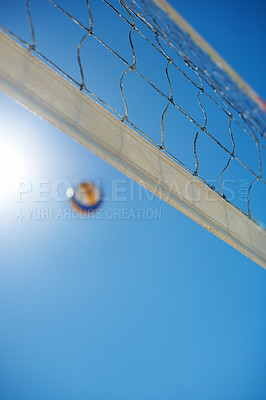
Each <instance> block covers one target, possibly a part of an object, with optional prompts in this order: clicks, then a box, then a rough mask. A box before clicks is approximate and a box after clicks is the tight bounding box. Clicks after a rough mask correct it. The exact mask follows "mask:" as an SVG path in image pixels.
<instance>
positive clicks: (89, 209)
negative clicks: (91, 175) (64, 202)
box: [67, 182, 101, 214]
mask: <svg viewBox="0 0 266 400" xmlns="http://www.w3.org/2000/svg"><path fill="white" fill-rule="evenodd" d="M67 196H68V197H69V199H70V204H71V206H72V208H73V209H74V210H75V211H76V212H78V213H81V214H90V213H93V212H94V211H95V210H97V208H98V207H99V206H100V204H101V191H100V188H99V187H97V186H95V185H94V184H93V183H91V182H82V183H79V184H78V185H77V186H76V187H75V188H69V189H68V190H67Z"/></svg>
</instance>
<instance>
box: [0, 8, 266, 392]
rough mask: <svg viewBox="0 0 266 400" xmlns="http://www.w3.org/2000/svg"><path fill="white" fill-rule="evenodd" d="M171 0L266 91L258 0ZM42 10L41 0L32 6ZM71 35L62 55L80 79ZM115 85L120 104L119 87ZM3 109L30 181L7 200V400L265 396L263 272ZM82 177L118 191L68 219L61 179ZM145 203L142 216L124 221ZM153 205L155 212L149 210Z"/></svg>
mask: <svg viewBox="0 0 266 400" xmlns="http://www.w3.org/2000/svg"><path fill="white" fill-rule="evenodd" d="M96 1H98V0H96ZM15 3H16V7H18V8H16V10H17V14H16V15H17V16H16V15H15V13H14V9H15V7H14V6H11V5H10V4H11V3H9V4H4V3H2V4H1V6H0V7H1V8H0V15H1V13H2V11H5V12H3V14H2V15H4V16H5V17H4V18H5V22H8V23H9V24H11V25H12V24H13V26H14V29H17V30H18V32H19V33H21V34H22V35H25V37H27V38H29V37H30V36H29V29H28V25H27V19H26V17H25V16H24V17H25V18H24V19H23V18H22V21H23V23H22V22H21V24H20V23H19V22H18V20H17V19H16V18H18V16H19V15H23V7H24V5H23V7H22V6H21V4H22V3H23V2H21V1H20V2H15ZM34 3H35V5H34ZM63 3H64V2H61V4H63ZM70 3H71V2H69V1H68V2H67V4H68V5H69V7H70V5H71V4H70ZM72 3H73V4H74V2H72ZM84 3H85V1H84ZM99 3H100V2H99ZM170 3H171V4H172V5H174V6H175V7H176V9H177V10H178V11H179V12H180V13H181V14H182V15H183V16H184V17H185V18H186V19H187V20H188V21H189V22H190V23H191V24H192V25H193V26H194V27H195V28H196V29H197V30H198V31H199V32H200V33H201V34H202V35H203V36H204V37H205V38H206V39H207V40H208V41H209V42H210V43H211V44H212V45H213V47H215V48H216V49H217V50H218V51H219V52H220V54H221V55H222V56H223V57H224V58H225V59H226V60H227V61H228V62H229V63H230V64H231V65H232V66H233V67H234V68H235V69H236V70H237V71H238V72H239V73H240V75H242V76H243V78H244V79H245V80H247V81H248V82H250V83H251V85H252V86H253V87H254V88H255V89H256V90H257V91H258V92H259V93H260V95H261V96H262V97H264V98H266V87H265V79H264V73H265V52H264V47H265V43H264V42H265V3H264V2H263V1H258V0H255V1H253V2H252V3H251V2H248V1H241V2H240V1H235V0H233V1H228V0H226V1H223V2H214V1H212V2H211V1H207V0H205V1H204V0H203V1H201V2H198V1H195V0H193V1H190V2H177V1H170ZM19 7H20V8H21V10H20V11H21V13H20V12H19ZM42 7H43V9H42ZM45 7H46V1H45V2H37V1H35V2H34V1H33V0H32V11H33V15H34V13H36V15H37V11H38V9H39V8H40V9H41V10H45ZM77 7H78V6H77V5H76V3H75V5H74V6H73V7H72V9H71V7H70V10H71V11H74V12H77V13H78V9H77ZM99 7H100V6H99ZM8 8H9V9H8ZM53 12H54V11H53ZM42 15H43V16H46V14H45V13H44V14H42ZM55 15H58V14H55ZM80 17H81V18H83V19H84V20H85V21H86V18H85V16H84V15H81V16H80ZM43 18H44V17H43ZM55 18H56V17H55ZM12 21H13V22H12ZM51 21H52V20H50V22H51ZM0 22H1V17H0ZM60 23H62V24H63V23H64V22H63V20H62V22H60ZM99 23H100V22H99ZM25 26H26V27H27V28H25ZM48 26H49V35H50V36H51V38H53V24H52V23H50V24H48ZM46 30H47V26H46ZM37 32H38V31H37ZM75 35H77V37H78V35H79V32H78V31H77V33H75ZM115 36H117V35H116V31H115V30H114V32H113V37H115ZM42 37H44V36H43V34H42V33H39V38H40V41H41V40H42ZM113 37H112V38H113ZM36 39H37V45H38V36H37V34H36ZM61 39H64V36H62V37H61ZM58 40H59V39H58ZM136 40H137V39H136ZM56 43H57V42H56V40H55V39H53V47H52V49H51V50H50V51H51V52H52V53H53V54H52V53H51V54H52V55H53V56H54V57H57V52H56V47H55V46H56ZM59 43H62V42H58V45H59ZM75 44H76V43H75V42H74V40H73V43H72V40H71V39H69V42H68V45H69V46H70V47H71V46H72V45H73V46H72V47H71V51H69V54H68V53H67V52H66V51H65V48H64V47H63V48H62V52H63V53H64V57H63V62H65V63H66V65H67V67H68V68H69V69H70V70H71V72H72V73H73V75H75V74H76V76H77V77H78V67H77V63H76V59H74V56H73V57H72V55H73V53H71V52H72V51H75V52H76V47H75ZM40 46H47V44H45V43H44V42H43V43H42V42H41V43H40ZM120 46H121V49H124V51H125V56H126V55H127V51H128V50H127V47H126V46H125V47H123V46H124V44H123V43H122V39H121V42H120ZM90 50H91V49H90ZM91 51H92V50H91ZM94 51H95V52H96V49H94ZM75 54H76V53H75ZM93 54H95V53H93ZM128 54H130V52H129V51H128ZM59 56H60V54H59V55H58V57H59ZM71 59H72V61H71V62H70V61H69V60H71ZM91 62H92V63H93V60H92V61H91ZM91 68H92V71H95V68H96V67H95V66H94V67H91ZM93 68H94V70H93ZM103 68H104V66H103ZM143 68H145V65H143ZM103 71H104V70H101V71H99V74H100V73H101V74H102V75H101V76H102V87H101V85H100V82H99V80H98V81H96V80H93V79H91V85H92V86H93V85H95V90H96V89H97V90H98V91H101V90H103V89H104V87H105V85H106V76H105V75H104V74H103ZM85 72H86V73H87V76H88V77H89V76H90V75H89V72H90V71H89V70H86V71H85ZM109 72H110V74H114V76H115V72H114V71H113V70H110V71H109ZM119 74H120V70H119V73H118V74H117V76H119ZM120 75H121V74H120ZM153 77H154V79H156V78H157V75H156V73H155V74H154V76H153ZM112 82H113V81H112ZM114 82H115V81H114ZM130 84H133V83H132V82H131V83H130V82H129V81H128V85H129V87H130ZM96 85H98V86H96ZM110 85H111V84H110ZM114 85H115V84H114ZM162 85H163V82H162ZM88 87H90V86H89V84H88ZM108 89H109V92H108V93H107V95H108V94H110V93H112V96H111V100H112V101H113V103H115V104H117V106H118V107H121V108H122V106H123V104H122V102H121V99H120V97H119V96H118V93H119V88H118V89H117V94H116V92H115V90H116V89H113V87H112V86H110V88H108ZM113 90H114V91H113ZM112 91H113V92H112ZM128 92H129V90H128ZM128 96H130V94H129V93H128ZM131 101H132V107H133V104H134V101H136V98H134V96H133V97H132V99H131ZM155 106H157V105H156V104H155V103H154V107H155ZM159 106H160V104H159V103H158V107H159ZM135 107H136V108H135V109H134V110H136V111H137V104H136V105H135ZM133 108H134V107H133ZM0 118H1V124H0V141H4V142H5V143H8V144H10V145H11V146H12V147H14V148H15V150H16V151H18V152H19V156H20V158H21V159H22V160H24V161H25V164H27V165H28V171H27V173H26V174H25V177H24V180H25V181H27V182H30V183H31V184H32V190H31V191H30V193H28V194H24V195H22V201H21V202H16V201H15V200H16V197H17V190H15V189H14V190H13V191H12V192H10V193H3V194H2V196H1V198H0V218H1V224H0V398H1V399H3V400H36V399H38V400H46V399H57V400H61V399H62V400H72V399H73V400H74V399H75V400H76V399H78V400H80V399H81V400H83V399H92V400H94V399H97V400H105V399H114V400H146V399H148V400H161V399H165V400H172V399H176V398H178V399H181V400H224V399H227V400H250V399H251V398H252V399H254V400H263V399H265V397H266V384H265V382H266V274H265V270H263V269H262V268H260V267H258V266H256V265H255V264H254V263H253V262H252V261H250V260H248V259H247V258H246V257H244V256H242V255H241V254H239V253H238V252H237V251H236V250H234V249H232V248H231V247H229V246H228V245H227V244H225V243H223V242H222V241H221V240H219V239H218V238H216V237H215V236H213V235H212V234H210V233H209V232H208V231H206V230H204V229H203V228H201V227H200V226H198V225H197V224H196V223H194V222H193V221H191V220H189V219H188V218H187V217H185V216H184V215H182V214H181V213H179V212H178V211H176V210H175V209H174V208H172V207H171V206H169V205H167V204H165V203H163V202H162V201H161V200H159V199H158V198H155V197H153V196H151V195H149V194H148V193H147V192H145V191H143V190H141V188H140V187H139V186H138V185H137V184H134V183H132V182H131V181H130V180H129V179H128V178H127V177H125V176H124V175H123V174H121V173H120V172H118V171H117V170H115V169H113V168H112V167H110V166H109V165H108V164H106V163H105V162H104V161H102V160H101V159H99V158H98V157H96V156H94V155H93V154H92V153H90V152H89V151H88V150H86V149H85V148H83V147H82V146H80V145H79V144H78V143H76V142H74V141H73V140H72V139H70V138H69V137H67V136H66V135H64V134H63V133H61V132H58V131H57V130H56V129H55V128H53V127H51V126H50V125H49V124H47V123H46V122H44V121H42V120H40V119H39V118H38V117H36V116H34V115H32V114H31V113H29V112H28V111H26V110H25V109H23V108H22V107H21V106H19V105H18V104H16V103H15V102H14V101H13V100H11V99H9V98H8V97H6V96H5V95H4V94H1V95H0ZM140 120H141V118H140ZM140 122H142V121H140ZM143 124H144V125H145V121H143ZM156 129H157V128H156ZM189 161H190V158H189V157H188V162H189ZM84 179H94V180H98V181H100V182H101V186H102V188H103V190H104V194H105V196H106V197H108V199H109V200H106V201H105V202H104V205H103V208H102V210H101V212H102V214H100V217H99V218H98V219H97V218H92V219H80V218H74V217H73V215H70V218H68V217H66V218H62V217H61V216H62V215H63V216H64V215H68V214H65V212H66V210H67V211H68V212H71V209H70V206H69V204H68V202H66V201H57V200H58V199H55V196H54V195H53V194H52V187H53V185H55V184H56V182H63V181H67V182H70V183H75V182H78V181H81V180H84ZM40 182H42V183H43V187H44V188H48V189H49V192H48V193H46V194H45V193H44V194H43V197H45V196H48V201H39V200H38V198H37V196H38V194H39V190H38V185H39V184H40ZM115 185H118V186H119V188H120V190H121V191H120V193H118V197H120V199H116V198H115V191H114V186H115ZM112 186H113V190H112ZM60 188H61V189H60V190H61V191H60V195H61V197H60V199H61V200H65V199H64V198H63V195H62V192H63V191H64V187H63V185H62V187H61V186H60ZM123 190H125V192H123ZM2 191H5V188H4V187H3V188H2ZM264 204H265V201H263V198H260V201H259V203H258V208H259V210H260V212H259V215H258V218H260V217H261V216H262V215H264V216H265V206H264ZM139 209H140V210H142V211H141V212H140V213H141V215H142V217H140V218H132V219H128V218H127V217H125V216H124V218H122V217H121V215H122V214H121V213H122V212H124V213H126V215H128V212H129V211H128V210H133V211H134V213H135V215H137V211H136V210H139ZM31 210H34V211H33V213H32V214H31V217H29V214H28V213H29V212H31ZM45 210H48V212H49V214H48V215H49V216H51V217H50V218H45V217H44V214H41V213H43V212H45ZM114 210H117V211H115V212H117V215H118V217H117V218H116V219H114V218H112V216H113V213H114ZM147 210H149V212H158V218H157V219H155V218H153V219H149V218H143V213H144V214H145V216H146V217H147V215H148V214H147ZM21 215H22V218H21ZM41 215H42V216H43V217H42V218H41V217H40V216H41ZM16 218H17V219H16Z"/></svg>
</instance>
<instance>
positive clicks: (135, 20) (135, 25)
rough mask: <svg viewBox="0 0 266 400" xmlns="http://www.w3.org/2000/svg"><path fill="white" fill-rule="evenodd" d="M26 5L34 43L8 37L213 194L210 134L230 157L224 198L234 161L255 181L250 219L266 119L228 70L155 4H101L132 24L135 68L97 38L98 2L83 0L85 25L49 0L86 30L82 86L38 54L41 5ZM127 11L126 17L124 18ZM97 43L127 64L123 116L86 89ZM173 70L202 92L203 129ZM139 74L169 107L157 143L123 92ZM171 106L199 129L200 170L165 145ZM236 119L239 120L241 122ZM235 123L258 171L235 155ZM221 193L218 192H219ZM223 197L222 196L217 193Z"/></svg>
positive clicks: (125, 0)
mask: <svg viewBox="0 0 266 400" xmlns="http://www.w3.org/2000/svg"><path fill="white" fill-rule="evenodd" d="M25 1H26V7H25V8H26V13H27V17H28V22H29V25H30V31H31V42H27V41H25V40H23V39H22V38H20V37H19V36H18V35H16V34H15V33H13V32H11V31H10V30H9V29H8V28H6V27H4V26H2V25H0V26H1V28H2V29H3V30H5V31H6V32H7V33H9V35H11V36H12V37H13V38H14V39H16V40H17V41H19V42H20V43H21V44H22V45H24V46H27V47H28V49H29V51H31V52H33V53H34V54H35V55H36V56H38V57H39V58H41V59H43V60H44V61H45V62H46V63H47V64H49V65H50V66H51V67H53V68H54V69H56V70H57V71H59V72H60V74H62V75H63V76H64V77H65V78H66V79H68V80H70V81H71V82H72V83H73V84H74V85H75V86H77V87H79V88H80V90H82V91H84V92H85V93H86V94H88V95H89V96H91V97H92V98H94V99H95V100H96V101H97V102H99V103H101V104H102V105H103V106H104V107H105V108H107V109H109V110H110V111H111V112H112V113H113V114H115V115H116V116H117V117H118V118H119V119H120V120H121V121H123V122H124V123H126V124H128V125H129V126H131V127H132V128H133V129H135V130H136V131H138V132H139V133H140V134H141V135H142V136H144V137H145V138H146V139H147V140H148V141H149V142H151V143H152V144H153V145H155V146H156V147H158V148H159V149H160V150H161V151H162V152H164V153H165V154H166V155H168V156H169V157H171V158H172V159H173V160H175V161H176V162H178V163H179V164H180V165H182V166H183V167H184V168H186V169H187V170H188V171H189V172H190V173H191V174H193V175H194V176H196V177H197V178H198V179H200V180H201V181H202V182H204V183H205V184H206V185H208V186H209V187H210V188H211V189H214V190H216V189H215V188H214V187H213V186H211V185H210V184H209V183H208V181H207V180H206V179H204V178H203V177H202V176H200V175H199V165H200V157H199V154H198V139H199V137H200V136H201V135H207V137H208V138H210V139H211V140H212V141H213V142H214V143H216V145H218V146H219V148H220V149H221V151H223V152H225V154H226V155H227V160H226V163H225V165H224V167H223V169H222V172H221V174H220V176H219V185H220V190H221V195H222V197H223V198H224V199H227V198H226V195H225V191H224V188H223V182H222V178H223V175H224V173H225V171H227V169H228V168H229V166H230V164H231V163H232V161H233V160H235V161H236V162H238V163H239V164H240V165H241V166H242V167H243V168H245V169H246V170H247V171H248V172H249V173H250V174H251V175H252V176H253V180H252V182H251V184H250V185H249V188H248V191H247V198H246V203H247V209H248V215H249V217H250V218H251V217H252V215H251V209H250V194H251V192H252V190H253V188H254V186H255V184H256V183H257V182H261V183H262V184H263V185H266V182H265V180H264V178H263V177H262V160H261V151H262V150H266V143H265V137H266V133H265V131H266V129H265V127H266V119H265V114H264V113H263V111H262V109H261V108H260V107H259V106H258V105H257V104H256V103H255V102H254V101H253V100H252V99H251V98H250V97H249V96H248V95H247V94H246V93H245V92H244V91H243V90H241V89H240V88H239V87H238V86H237V84H236V83H235V82H234V81H233V80H232V79H231V78H230V77H229V76H228V74H227V73H225V71H224V70H223V69H221V68H220V67H219V66H218V65H217V64H216V63H215V62H214V61H212V59H211V58H210V56H209V55H208V54H206V53H205V52H204V51H203V50H202V49H201V48H199V47H198V46H197V45H196V44H195V43H194V42H193V41H192V39H191V38H190V37H189V35H188V34H186V33H185V32H184V31H183V30H182V29H181V28H180V27H179V26H177V25H176V24H175V23H174V22H173V21H172V20H171V19H170V18H169V17H168V16H167V15H166V14H165V13H164V12H163V11H162V10H161V9H159V7H157V6H156V5H155V3H154V2H153V1H152V0H112V1H111V0H109V1H107V0H101V2H102V3H104V5H105V7H107V8H108V9H110V10H112V11H113V12H114V13H116V14H117V15H118V16H119V17H120V18H121V19H123V21H124V22H125V23H126V24H127V25H128V40H129V45H130V49H131V53H132V63H129V62H128V61H127V60H125V58H124V57H123V56H122V55H120V54H119V53H118V52H117V51H116V50H115V49H114V48H112V47H110V46H109V45H108V44H107V43H106V42H105V41H104V40H103V38H101V37H100V36H99V35H98V34H96V33H95V29H94V18H93V17H94V14H93V6H96V3H97V2H99V0H83V1H84V2H85V3H86V7H87V12H88V19H87V20H88V24H87V25H84V24H83V23H81V22H80V21H79V20H78V19H77V18H76V17H75V16H73V15H72V14H70V13H69V12H68V11H67V10H66V9H64V8H63V7H62V6H61V5H60V4H58V3H56V2H55V1H54V0H47V1H48V2H49V3H50V4H51V5H52V6H53V7H55V8H56V9H57V10H58V12H60V13H62V14H63V15H64V16H65V17H66V18H68V19H69V20H70V21H72V22H73V23H75V24H77V25H78V26H79V27H80V28H81V29H82V30H83V31H84V35H83V37H82V38H81V40H80V42H79V45H78V48H77V62H78V66H79V70H80V81H77V80H76V79H74V78H73V77H71V76H70V75H69V74H68V73H67V72H66V71H64V70H62V69H61V68H60V67H59V66H58V65H56V64H55V63H54V62H53V61H52V60H50V59H49V58H48V57H47V56H46V55H45V54H43V53H41V52H40V51H39V50H38V41H36V38H35V32H36V30H37V29H38V26H35V25H34V19H33V17H32V15H31V4H32V3H33V2H36V1H37V0H25ZM122 10H123V13H122ZM142 26H145V29H146V30H148V31H149V33H150V34H151V35H152V36H153V40H151V38H150V35H149V37H148V35H147V34H146V33H145V32H146V31H145V29H141V28H140V27H142ZM133 33H134V35H135V34H137V35H140V36H141V38H143V39H144V40H146V41H147V43H148V44H149V45H150V46H152V48H153V49H154V50H156V51H157V52H158V53H160V55H161V56H162V57H164V59H165V69H164V71H162V74H163V73H164V74H165V77H166V80H167V82H168V87H169V92H168V93H165V92H164V91H162V90H161V89H160V88H159V87H158V86H157V85H156V84H155V83H153V82H152V81H151V80H150V79H149V78H148V77H147V76H145V75H144V74H143V73H142V72H141V71H140V70H139V69H138V56H137V52H136V49H135V44H134V35H133ZM89 37H92V38H94V39H95V40H96V41H97V42H98V43H99V44H100V45H101V46H103V47H104V48H105V49H106V51H108V52H110V53H111V54H113V55H114V56H115V57H116V58H117V59H118V60H120V61H121V62H122V63H123V64H124V65H125V70H124V72H123V73H122V75H121V78H120V92H121V97H122V100H123V104H124V114H123V115H122V114H121V113H119V112H118V111H117V110H116V109H115V108H114V107H113V106H112V105H110V104H108V103H107V102H106V101H105V100H103V99H102V98H100V97H98V96H97V94H96V93H93V92H92V91H91V90H90V88H89V87H88V86H87V84H86V79H85V75H84V61H82V58H81V54H82V49H83V46H84V43H85V41H86V40H87V39H88V38H89ZM167 49H171V51H172V52H173V54H174V55H175V56H176V58H177V59H179V60H180V61H182V62H183V63H184V65H185V67H186V70H185V68H184V69H182V68H181V67H180V66H179V63H177V62H176V60H174V59H173V58H172V57H170V56H169V55H168V52H167ZM170 66H171V68H174V70H175V73H178V74H181V75H182V76H183V77H184V78H185V79H186V80H187V81H189V82H190V84H191V85H193V86H194V87H195V88H196V89H197V91H198V95H197V103H198V106H199V109H200V111H201V113H202V115H203V119H204V124H203V125H202V124H200V123H199V122H198V121H196V119H194V118H193V117H192V116H191V115H190V114H189V113H188V112H187V111H186V110H185V109H183V108H182V107H181V106H180V105H179V104H178V103H177V102H176V101H175V93H174V90H173V84H172V82H171V76H170V74H169V68H170ZM188 68H189V69H190V70H191V71H193V73H194V75H195V76H196V77H197V78H198V82H200V84H199V83H198V82H196V81H195V80H194V79H192V78H191V77H190V76H188V74H187V72H186V71H187V69H188ZM130 73H134V74H137V75H138V76H139V77H140V78H141V79H142V80H143V81H145V82H146V83H147V84H148V85H149V86H150V87H152V88H153V89H154V90H155V91H156V92H157V93H158V94H159V95H160V96H161V97H162V98H163V99H164V100H165V101H166V106H165V107H164V109H163V110H162V115H161V126H160V129H161V141H160V143H158V142H156V141H155V140H153V139H152V138H151V137H150V136H149V132H144V131H143V130H142V129H140V128H139V127H138V126H137V125H136V123H135V122H134V121H132V120H130V118H129V106H128V101H127V95H126V93H125V90H124V80H125V77H126V76H127V74H130ZM206 85H208V86H209V87H210V88H211V89H212V91H213V93H212V94H210V93H208V91H207V90H206ZM203 94H204V96H206V97H207V98H208V99H209V100H210V101H211V102H212V103H213V104H214V105H215V106H216V107H217V108H219V110H221V111H222V112H223V113H224V115H225V116H226V118H227V119H228V135H229V137H230V140H231V148H227V147H226V146H225V145H224V144H222V143H221V142H220V141H219V140H218V139H217V138H216V137H215V135H214V134H213V133H212V132H210V131H209V129H208V110H207V109H206V107H204V106H203V104H202V100H201V97H202V95H203ZM170 106H173V107H175V109H177V110H178V112H180V113H182V115H183V116H184V117H186V118H188V120H189V121H190V122H191V123H192V124H194V126H195V137H194V144H193V152H194V159H195V168H194V169H191V168H190V167H189V166H188V165H186V164H185V163H184V162H182V161H181V160H180V159H179V158H177V157H176V156H175V155H174V154H173V152H172V151H171V149H168V148H167V146H166V145H165V118H166V115H167V113H168V112H169V108H170ZM236 115H237V116H238V118H236ZM232 121H233V122H234V123H235V124H236V125H237V126H238V127H239V128H240V129H241V130H242V132H243V133H245V134H247V135H248V136H249V137H250V138H251V139H252V140H253V141H254V143H255V145H256V149H257V158H258V164H259V168H258V172H256V171H254V170H253V169H252V168H250V167H249V166H248V165H246V163H245V162H244V161H243V160H242V159H240V158H239V157H238V156H237V155H236V154H235V148H236V139H235V136H234V132H233V129H232ZM216 191H217V190H216ZM217 193H218V194H219V192H218V191H217Z"/></svg>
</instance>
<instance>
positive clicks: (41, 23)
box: [0, 0, 266, 224]
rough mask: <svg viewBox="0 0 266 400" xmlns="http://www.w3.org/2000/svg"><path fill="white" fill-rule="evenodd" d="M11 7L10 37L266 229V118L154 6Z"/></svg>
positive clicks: (100, 0) (117, 0)
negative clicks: (264, 200)
mask: <svg viewBox="0 0 266 400" xmlns="http://www.w3.org/2000/svg"><path fill="white" fill-rule="evenodd" d="M9 3H10V6H9V7H8V6H7V5H5V8H4V9H3V10H2V12H1V13H0V15H1V19H2V23H1V29H2V30H4V31H5V32H7V33H8V34H9V35H11V36H12V37H13V38H14V39H15V40H18V41H19V42H20V43H21V44H22V45H24V46H26V47H27V48H28V49H29V51H30V52H32V53H33V54H35V55H36V56H37V57H39V58H41V59H42V60H43V61H44V62H45V63H48V64H49V65H50V66H51V67H52V68H54V69H56V70H57V71H58V72H59V73H60V74H62V75H64V76H65V77H66V78H67V79H68V80H70V81H71V82H72V83H73V84H74V85H76V86H77V87H79V88H80V90H82V91H83V92H84V93H86V94H87V95H88V96H90V97H92V98H93V99H94V100H96V101H97V102H99V103H100V104H101V105H103V106H104V107H105V108H107V109H108V110H109V111H111V112H112V113H113V114H115V115H116V116H117V117H118V118H119V119H120V120H121V121H123V122H124V123H125V124H127V125H129V126H131V127H132V128H133V129H134V130H136V131H137V132H138V133H140V134H141V135H142V136H144V137H145V138H146V139H147V140H148V141H150V142H151V143H152V144H153V145H154V146H157V147H158V148H159V149H160V150H161V151H162V152H164V153H165V154H167V155H168V156H169V157H171V159H173V160H175V161H176V162H177V163H179V164H180V165H182V166H183V167H184V168H185V169H187V170H188V171H189V172H190V173H191V174H193V175H194V176H196V177H197V178H198V179H200V180H201V181H202V182H204V183H205V184H206V185H208V186H209V187H210V189H211V190H215V191H217V192H218V193H219V194H220V195H221V196H222V197H223V198H224V199H225V200H227V201H229V202H231V203H232V204H234V205H235V206H236V207H237V208H239V209H240V210H241V211H243V212H244V213H246V214H247V215H248V216H249V217H250V218H253V219H255V220H256V221H259V222H260V223H261V224H265V222H266V215H265V210H264V207H263V198H264V196H265V193H266V190H265V189H266V179H265V162H266V140H265V139H266V129H265V127H266V118H265V113H264V112H263V110H262V109H261V108H260V106H259V105H258V104H257V103H256V102H254V101H253V100H252V99H251V98H250V97H249V96H248V95H247V94H246V93H245V91H243V90H242V89H241V88H239V86H238V85H237V84H236V82H234V81H233V80H232V79H231V78H230V76H229V75H228V74H227V73H226V72H225V71H224V70H223V69H222V68H221V67H219V66H218V65H217V64H216V63H215V62H214V61H213V60H212V58H211V57H210V56H209V55H208V54H207V53H206V52H204V51H203V50H202V49H201V48H200V47H199V46H197V44H196V43H195V42H194V41H193V40H192V39H191V38H190V36H189V35H188V34H187V33H186V32H184V31H183V30H182V29H181V28H180V27H179V26H178V25H176V24H175V23H174V22H173V21H172V20H171V19H170V18H169V17H168V16H167V15H166V14H165V13H164V12H163V11H162V10H161V9H160V8H159V7H157V6H156V4H155V3H154V2H153V1H152V0H125V1H123V0H112V1H111V0H110V1H107V0H90V1H89V0H83V1H80V2H79V3H80V4H79V6H80V10H78V9H77V4H76V5H75V6H74V3H75V2H71V1H58V2H55V1H53V0H43V1H42V2H40V1H37V0H26V1H25V3H24V4H23V7H22V5H21V3H22V2H20V6H18V3H17V7H16V18H15V17H14V9H13V8H12V2H9ZM2 7H3V6H2ZM0 11H1V10H0Z"/></svg>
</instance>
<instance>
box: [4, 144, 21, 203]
mask: <svg viewBox="0 0 266 400" xmlns="http://www.w3.org/2000/svg"><path fill="white" fill-rule="evenodd" d="M26 173H27V168H26V163H25V161H24V160H23V159H22V157H21V156H20V153H19V151H18V150H17V149H15V148H14V146H12V145H11V144H9V143H7V142H3V141H0V185H1V190H0V198H3V197H4V196H5V195H8V194H10V192H11V191H12V190H14V189H15V188H16V187H17V185H19V183H20V182H21V181H22V180H23V178H25V176H26Z"/></svg>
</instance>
